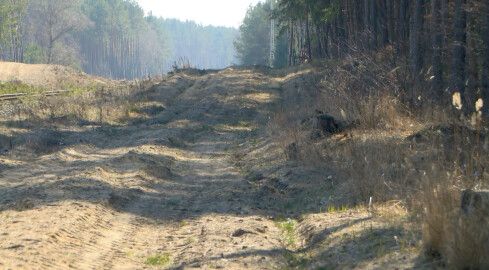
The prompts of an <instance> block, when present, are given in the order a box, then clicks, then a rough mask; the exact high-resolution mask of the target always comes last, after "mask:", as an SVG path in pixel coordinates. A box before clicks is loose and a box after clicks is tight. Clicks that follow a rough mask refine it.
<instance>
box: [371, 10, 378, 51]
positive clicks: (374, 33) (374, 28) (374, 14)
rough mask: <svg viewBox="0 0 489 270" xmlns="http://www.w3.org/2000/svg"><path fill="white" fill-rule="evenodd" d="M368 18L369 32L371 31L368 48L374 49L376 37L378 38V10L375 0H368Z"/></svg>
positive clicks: (375, 47)
mask: <svg viewBox="0 0 489 270" xmlns="http://www.w3.org/2000/svg"><path fill="white" fill-rule="evenodd" d="M369 4H370V19H369V21H370V22H369V25H370V32H371V39H370V49H371V50H376V49H377V39H378V32H379V31H378V21H379V19H378V10H377V3H376V0H370V1H369Z"/></svg>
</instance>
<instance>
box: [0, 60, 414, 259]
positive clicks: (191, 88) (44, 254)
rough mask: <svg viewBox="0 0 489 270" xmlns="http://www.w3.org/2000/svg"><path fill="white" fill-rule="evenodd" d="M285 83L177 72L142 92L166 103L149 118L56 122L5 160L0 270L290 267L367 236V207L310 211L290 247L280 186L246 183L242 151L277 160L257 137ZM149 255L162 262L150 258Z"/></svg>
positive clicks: (0, 178) (249, 74)
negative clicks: (51, 137)
mask: <svg viewBox="0 0 489 270" xmlns="http://www.w3.org/2000/svg"><path fill="white" fill-rule="evenodd" d="M292 79H293V78H291V77H290V76H289V77H274V76H268V75H266V74H264V73H263V72H257V71H254V70H246V69H236V70H234V69H231V68H230V69H226V70H223V71H219V72H214V73H210V74H205V75H199V76H192V75H187V74H182V75H178V76H173V77H170V78H168V79H165V80H164V81H162V82H161V83H160V84H158V85H155V86H154V87H152V88H150V89H149V90H147V91H146V92H145V93H143V95H142V96H141V100H144V102H148V103H151V104H153V105H154V104H155V103H157V104H161V105H162V106H164V107H165V110H164V111H162V112H161V113H159V114H157V115H155V116H154V117H152V118H150V119H146V120H145V121H135V124H132V125H127V126H79V127H72V128H71V127H56V129H57V132H58V133H59V134H61V136H62V141H63V143H62V145H61V146H59V147H57V148H56V149H55V151H52V152H51V153H49V154H44V155H34V154H32V153H30V152H28V151H27V150H26V149H24V148H23V147H22V146H18V147H15V148H14V149H13V150H12V151H9V152H8V153H5V154H3V155H2V156H0V162H1V163H2V164H3V167H2V168H3V170H2V171H1V174H0V269H153V268H172V269H216V268H217V269H219V268H220V269H288V268H296V267H299V266H301V265H304V264H303V263H302V261H301V258H302V257H304V256H308V259H307V260H311V259H312V258H313V257H314V254H313V253H314V252H316V251H314V252H313V250H314V249H320V247H321V249H322V250H324V249H325V247H327V245H328V244H332V245H334V244H335V243H336V242H338V241H340V240H339V239H343V236H342V235H343V234H344V233H345V232H348V231H349V230H350V231H351V230H354V228H355V226H357V227H358V228H360V227H361V228H365V227H366V226H367V225H365V224H367V223H368V224H370V225H368V226H370V229H371V230H372V224H374V226H377V225H378V223H372V221H371V216H370V214H369V213H367V212H361V211H357V212H351V211H350V212H349V213H330V214H315V215H310V216H309V217H308V218H307V219H304V221H303V222H301V224H298V225H297V226H296V227H297V228H296V229H294V230H296V231H297V233H295V231H294V235H292V236H291V237H292V238H294V239H293V240H294V241H293V243H291V241H290V239H287V237H285V236H284V232H283V230H282V229H281V228H280V226H277V222H276V220H277V217H278V216H279V215H281V214H282V213H280V212H279V211H278V210H277V209H278V206H277V205H278V203H279V200H280V199H281V198H282V197H284V196H286V195H284V194H283V192H282V190H281V187H280V185H284V184H283V183H282V182H280V181H278V180H276V179H270V181H269V182H268V183H269V184H268V185H265V186H264V185H257V184H253V183H252V182H251V181H250V179H246V178H247V177H246V175H249V172H246V171H245V172H243V170H242V169H240V168H241V167H240V166H236V162H237V161H236V159H237V158H238V159H239V158H240V153H245V154H246V153H248V152H252V151H254V152H255V153H261V155H263V156H264V157H265V156H268V159H267V161H266V162H273V158H274V157H275V158H277V157H280V158H281V154H276V155H274V154H273V151H275V150H273V147H272V146H270V143H269V141H270V140H269V139H267V138H266V137H264V136H265V135H264V134H265V132H263V130H264V129H265V126H266V124H267V122H268V119H269V117H270V115H271V111H272V110H273V109H274V108H275V104H276V102H277V101H278V100H279V97H280V91H281V90H282V89H281V87H282V86H283V85H287V83H288V80H292ZM289 84H290V83H289ZM52 128H55V127H52ZM32 132H33V133H35V132H44V131H43V130H39V131H32ZM267 152H268V153H267ZM271 160H272V161H271ZM264 162H265V161H264ZM255 163H256V162H255ZM258 163H260V162H258ZM257 170H259V168H257ZM252 180H253V179H252ZM369 222H370V223H369ZM374 228H376V227H374ZM393 233H395V232H393ZM389 237H391V235H389ZM289 238H290V237H289ZM327 238H330V239H329V240H328V242H327V244H324V243H323V244H321V242H323V241H324V240H325V239H327ZM335 241H336V242H335ZM332 250H333V249H331V251H332ZM373 252H376V249H375V251H373ZM332 253H333V252H332ZM294 254H295V255H294ZM335 254H336V253H335ZM156 255H158V256H160V258H162V257H164V258H168V259H169V262H160V263H159V264H158V263H156V264H154V263H150V262H149V261H148V259H149V258H152V257H153V258H154V256H156ZM357 257H358V256H357ZM325 258H327V259H326V262H328V261H329V260H330V262H332V263H334V264H335V265H340V266H341V262H342V260H343V259H344V258H343V257H341V256H335V257H331V256H329V257H328V256H325ZM360 258H363V257H361V256H360ZM369 258H370V257H369ZM404 259H405V260H406V256H404ZM407 259H409V258H407ZM361 262H362V260H360V259H358V260H357V261H355V262H354V264H353V266H355V265H356V264H359V263H361ZM324 264H325V262H324V260H322V259H321V260H319V259H318V260H317V263H316V264H311V266H310V268H311V269H315V268H316V267H317V266H318V265H324ZM349 265H350V266H351V264H349ZM366 265H367V266H365V267H364V268H369V267H368V264H366ZM340 268H341V267H340ZM370 268H376V266H375V265H373V266H372V267H370Z"/></svg>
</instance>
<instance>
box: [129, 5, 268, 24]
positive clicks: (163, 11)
mask: <svg viewBox="0 0 489 270" xmlns="http://www.w3.org/2000/svg"><path fill="white" fill-rule="evenodd" d="M138 2H139V5H140V6H141V7H142V8H143V9H144V11H145V12H146V13H148V12H149V11H152V12H153V15H155V16H161V17H163V18H177V19H180V20H182V21H185V20H192V21H195V22H196V23H200V24H202V25H209V24H210V25H214V26H228V27H236V28H238V26H239V25H240V24H241V22H242V21H243V18H244V16H245V15H246V9H247V8H248V7H249V6H250V4H253V5H254V4H256V3H258V2H259V0H138Z"/></svg>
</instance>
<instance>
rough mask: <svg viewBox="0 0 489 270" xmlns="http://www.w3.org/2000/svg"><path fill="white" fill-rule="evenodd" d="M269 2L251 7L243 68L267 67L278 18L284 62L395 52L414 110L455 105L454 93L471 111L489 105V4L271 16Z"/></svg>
mask: <svg viewBox="0 0 489 270" xmlns="http://www.w3.org/2000/svg"><path fill="white" fill-rule="evenodd" d="M270 1H271V0H267V1H266V3H264V4H262V3H260V4H258V5H257V6H255V7H252V8H250V10H249V11H248V14H247V17H246V18H245V20H244V24H243V25H242V26H241V28H240V31H241V39H240V40H238V42H237V43H236V49H237V52H238V57H239V59H240V60H241V61H243V62H245V63H253V64H268V55H269V51H270V50H269V49H265V48H269V46H268V44H269V41H268V38H267V37H269V34H268V36H267V33H269V32H270V31H269V25H270V23H269V22H270V18H271V17H273V18H274V19H275V20H276V22H277V30H278V31H277V32H278V33H280V35H278V42H277V43H276V44H277V45H276V48H275V56H276V57H275V58H276V61H280V62H281V63H282V65H283V64H286V65H296V64H298V63H299V61H301V60H304V59H302V58H304V57H306V58H307V60H308V61H311V60H314V59H320V58H329V59H341V58H344V57H345V56H347V55H352V54H357V55H360V54H370V55H373V54H375V53H379V52H380V53H385V54H388V53H389V52H390V53H391V54H394V55H395V56H396V57H395V58H394V60H395V61H396V62H397V63H396V64H397V65H398V69H396V72H395V74H400V75H402V76H401V77H402V78H403V80H405V82H404V83H403V85H402V87H403V89H401V90H402V94H404V95H405V97H406V99H407V100H408V102H409V103H410V105H411V106H415V103H418V101H419V100H429V101H430V102H434V103H435V104H437V103H438V104H440V103H441V101H445V102H449V101H450V100H449V98H450V97H451V95H452V94H453V93H454V92H460V93H461V94H462V97H463V99H464V103H465V104H466V105H467V106H465V108H468V106H469V107H470V108H473V104H474V102H475V100H477V99H478V98H483V99H484V102H485V103H486V104H487V103H489V0H323V1H317V0H277V1H275V3H276V4H275V10H274V12H273V13H272V12H271V11H270ZM257 42H261V43H260V45H259V46H257V45H256V43H257ZM301 56H302V57H301ZM419 97H421V99H420V98H419ZM484 109H485V110H486V112H489V106H484Z"/></svg>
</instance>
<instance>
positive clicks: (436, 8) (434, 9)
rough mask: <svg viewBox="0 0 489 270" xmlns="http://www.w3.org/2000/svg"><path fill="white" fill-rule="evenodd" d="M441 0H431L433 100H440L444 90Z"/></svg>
mask: <svg viewBox="0 0 489 270" xmlns="http://www.w3.org/2000/svg"><path fill="white" fill-rule="evenodd" d="M441 1H442V0H431V37H432V48H433V59H432V60H433V62H432V64H433V80H432V88H431V91H432V93H431V94H432V95H431V100H432V101H433V102H437V101H439V100H440V96H441V93H442V92H443V63H442V49H443V33H442V30H441V13H440V10H441Z"/></svg>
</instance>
